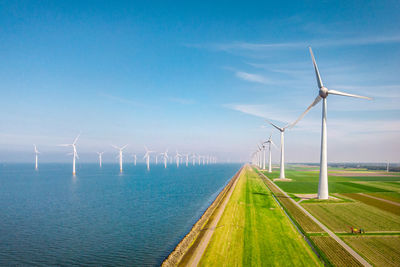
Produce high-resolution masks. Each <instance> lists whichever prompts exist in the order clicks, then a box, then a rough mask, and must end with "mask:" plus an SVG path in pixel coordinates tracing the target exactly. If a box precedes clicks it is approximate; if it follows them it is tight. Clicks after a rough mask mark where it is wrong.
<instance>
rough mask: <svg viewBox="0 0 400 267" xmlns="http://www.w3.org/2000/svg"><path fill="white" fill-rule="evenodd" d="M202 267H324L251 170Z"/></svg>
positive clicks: (227, 210)
mask: <svg viewBox="0 0 400 267" xmlns="http://www.w3.org/2000/svg"><path fill="white" fill-rule="evenodd" d="M200 265H202V266H239V265H244V266H261V265H290V266H318V265H321V263H320V261H319V260H318V258H317V257H316V255H315V254H314V253H313V252H312V250H311V248H310V247H309V246H308V245H307V243H306V242H305V241H304V239H302V236H301V235H300V234H299V233H298V232H297V231H296V229H295V228H294V226H293V225H292V224H291V222H290V221H289V219H288V218H287V217H286V215H285V214H284V212H283V211H282V210H281V209H280V208H279V206H278V205H277V203H276V202H275V201H274V199H273V197H272V195H271V192H270V191H269V190H268V188H267V187H266V186H265V184H264V183H263V182H262V180H261V179H260V178H259V176H258V175H257V174H256V173H255V172H254V171H253V170H252V169H250V168H247V170H246V171H245V172H243V174H242V175H241V177H240V178H239V181H238V183H237V186H236V188H235V190H234V192H233V194H232V196H231V199H230V200H229V202H228V204H227V206H226V208H225V211H224V213H223V215H222V217H221V220H220V221H219V223H218V226H217V227H216V229H215V230H214V234H213V236H212V238H211V241H210V243H209V245H208V247H207V249H206V251H205V253H204V254H203V257H202V259H201V261H200Z"/></svg>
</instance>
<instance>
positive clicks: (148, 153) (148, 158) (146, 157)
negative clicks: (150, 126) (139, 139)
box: [143, 146, 154, 171]
mask: <svg viewBox="0 0 400 267" xmlns="http://www.w3.org/2000/svg"><path fill="white" fill-rule="evenodd" d="M144 149H146V154H145V155H144V157H143V158H144V159H146V164H147V170H148V171H149V170H150V153H153V152H154V151H150V150H148V149H147V147H146V146H144Z"/></svg>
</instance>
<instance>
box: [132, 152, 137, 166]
mask: <svg viewBox="0 0 400 267" xmlns="http://www.w3.org/2000/svg"><path fill="white" fill-rule="evenodd" d="M136 159H137V157H136V154H133V164H134V165H135V166H136Z"/></svg>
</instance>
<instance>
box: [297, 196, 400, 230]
mask: <svg viewBox="0 0 400 267" xmlns="http://www.w3.org/2000/svg"><path fill="white" fill-rule="evenodd" d="M302 206H303V207H304V208H306V209H307V210H308V211H309V212H310V213H311V214H313V215H314V216H315V217H317V218H318V219H319V220H320V221H321V222H322V223H324V224H325V225H326V226H328V227H329V228H330V229H332V230H333V231H335V232H349V231H350V227H357V228H358V227H361V228H364V229H365V230H366V231H367V232H371V231H373V232H375V231H400V216H397V215H395V214H392V213H389V212H386V211H383V210H381V209H378V208H375V207H371V206H369V205H366V204H364V203H360V202H350V203H318V204H314V203H312V204H303V205H302Z"/></svg>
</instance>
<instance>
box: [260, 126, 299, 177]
mask: <svg viewBox="0 0 400 267" xmlns="http://www.w3.org/2000/svg"><path fill="white" fill-rule="evenodd" d="M266 121H267V122H268V123H269V124H271V125H272V126H274V127H275V128H276V129H277V130H278V131H280V132H281V163H280V165H281V166H280V174H279V179H286V177H285V130H286V129H287V128H289V127H291V126H292V125H293V124H292V125H290V124H288V125H286V126H284V127H278V126H276V125H275V124H273V123H272V122H270V121H268V120H266Z"/></svg>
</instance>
